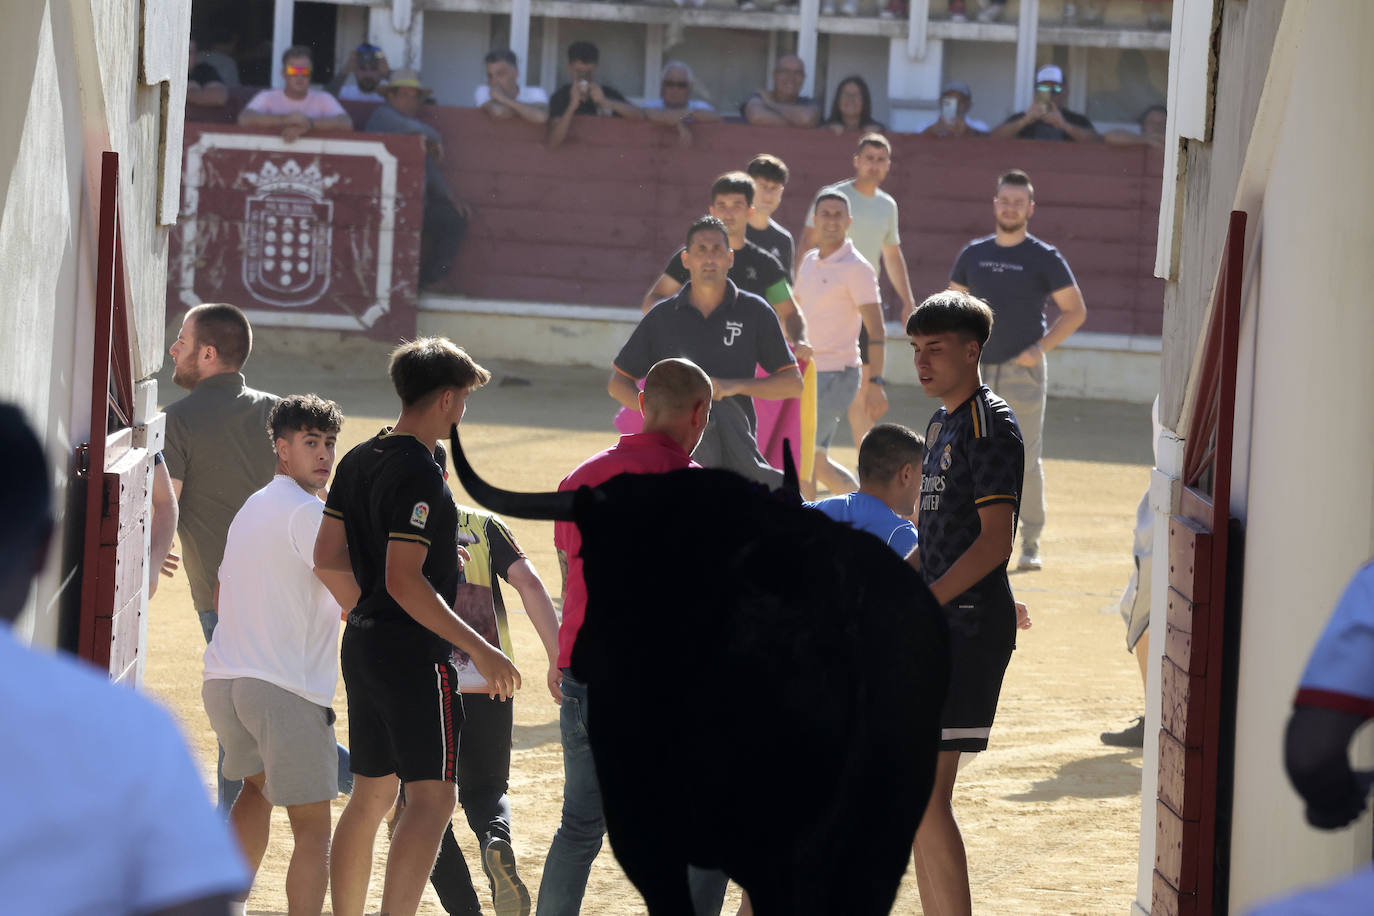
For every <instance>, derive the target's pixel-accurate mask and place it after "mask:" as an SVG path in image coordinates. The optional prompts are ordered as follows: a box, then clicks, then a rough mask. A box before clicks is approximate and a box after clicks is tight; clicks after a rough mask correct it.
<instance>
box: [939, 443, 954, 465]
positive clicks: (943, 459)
mask: <svg viewBox="0 0 1374 916" xmlns="http://www.w3.org/2000/svg"><path fill="white" fill-rule="evenodd" d="M953 448H954V446H953V445H952V444H951V443H948V442H946V443H945V451H944V454H942V455H941V456H940V470H942V471H948V470H949V465H950V462H951V461H953V460H954V456H953V455H951V454H950V451H951V449H953Z"/></svg>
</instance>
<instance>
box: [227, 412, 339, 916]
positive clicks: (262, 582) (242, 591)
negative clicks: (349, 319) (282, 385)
mask: <svg viewBox="0 0 1374 916" xmlns="http://www.w3.org/2000/svg"><path fill="white" fill-rule="evenodd" d="M267 423H268V430H267V431H268V432H269V434H270V435H271V437H272V442H273V445H274V447H275V449H276V452H277V473H276V476H275V477H273V478H272V482H271V483H269V484H268V485H267V486H265V487H263V488H262V489H261V490H259V491H258V492H256V493H254V494H253V495H252V496H250V497H248V501H247V502H245V503H244V504H243V508H242V509H240V510H239V512H238V514H237V515H236V516H234V521H233V524H231V525H230V526H229V537H228V541H227V542H226V544H225V548H224V560H223V562H222V563H221V564H220V567H219V585H218V587H217V589H216V602H215V604H216V610H217V611H218V613H219V623H218V625H217V626H216V627H215V634H214V637H213V638H212V639H211V641H210V645H209V646H208V647H207V648H206V650H205V683H204V685H203V688H202V696H203V698H204V701H205V711H206V712H207V713H208V714H209V716H210V725H211V727H213V728H214V730H215V734H216V735H217V736H218V737H219V740H220V744H221V745H222V746H223V747H224V771H225V773H226V774H232V776H230V777H229V778H232V779H242V780H243V791H242V793H240V795H239V797H238V800H237V801H236V802H235V803H234V807H233V809H232V811H231V812H230V815H229V819H230V823H231V824H232V825H233V827H234V830H235V832H236V833H237V835H238V839H239V845H240V846H241V847H242V849H243V853H244V856H245V857H246V858H247V859H248V864H249V867H250V868H251V869H252V870H253V872H254V874H256V872H257V868H258V865H259V864H260V863H261V862H262V856H263V853H264V852H265V850H266V848H267V835H268V827H269V822H270V819H271V815H272V807H273V806H274V805H281V806H283V807H285V808H286V813H287V816H288V817H289V818H290V820H291V832H292V835H293V837H294V839H295V849H294V851H293V852H292V854H291V865H290V867H289V868H288V870H287V873H286V898H287V904H288V907H289V909H290V910H291V911H292V912H296V911H297V910H299V911H300V912H319V910H320V909H321V908H322V907H323V906H324V892H325V886H326V883H327V881H328V877H329V865H328V860H329V835H330V817H329V803H330V802H331V801H332V800H333V799H334V798H335V797H336V796H337V795H338V768H337V761H336V756H335V742H334V710H333V708H332V706H331V704H332V702H333V699H334V686H335V683H336V681H337V679H338V657H339V651H338V639H339V616H340V614H339V606H340V604H343V605H344V606H347V607H352V606H353V604H355V603H356V600H357V595H358V587H357V584H356V583H355V582H354V581H353V577H352V575H351V574H346V573H337V572H318V571H316V570H315V566H314V550H315V536H316V534H317V533H318V532H319V528H320V519H321V518H322V516H323V513H324V503H323V502H322V501H321V498H320V491H321V490H322V489H323V487H324V485H325V484H326V483H327V482H328V480H329V472H330V470H331V469H332V468H333V467H334V448H335V442H336V440H337V439H338V434H339V427H340V426H341V425H342V423H343V415H342V414H341V413H340V412H339V408H338V405H336V404H335V403H334V402H333V401H326V400H324V399H323V398H320V397H318V396H316V395H313V394H306V395H292V396H290V397H286V398H283V399H282V400H280V401H279V402H278V403H277V405H276V406H275V407H273V408H272V412H271V413H270V414H268V418H267ZM331 592H332V593H333V594H331ZM245 899H246V894H245Z"/></svg>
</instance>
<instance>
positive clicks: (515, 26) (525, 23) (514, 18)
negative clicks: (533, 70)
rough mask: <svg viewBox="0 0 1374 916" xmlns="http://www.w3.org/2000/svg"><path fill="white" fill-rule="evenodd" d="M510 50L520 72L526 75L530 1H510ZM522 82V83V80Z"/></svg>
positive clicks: (528, 63)
mask: <svg viewBox="0 0 1374 916" xmlns="http://www.w3.org/2000/svg"><path fill="white" fill-rule="evenodd" d="M510 49H511V50H512V51H514V52H515V59H516V60H518V61H519V62H520V64H519V66H520V72H521V73H526V72H528V70H529V65H530V57H529V55H530V0H511V5H510ZM522 82H524V81H523V80H522Z"/></svg>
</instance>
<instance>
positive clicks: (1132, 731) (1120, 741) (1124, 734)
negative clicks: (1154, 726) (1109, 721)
mask: <svg viewBox="0 0 1374 916" xmlns="http://www.w3.org/2000/svg"><path fill="white" fill-rule="evenodd" d="M1101 737H1102V743H1103V744H1106V745H1108V746H1110V747H1144V746H1145V717H1144V716H1136V717H1135V724H1134V725H1128V726H1126V727H1125V728H1123V729H1122V730H1121V731H1119V732H1103V733H1102V735H1101Z"/></svg>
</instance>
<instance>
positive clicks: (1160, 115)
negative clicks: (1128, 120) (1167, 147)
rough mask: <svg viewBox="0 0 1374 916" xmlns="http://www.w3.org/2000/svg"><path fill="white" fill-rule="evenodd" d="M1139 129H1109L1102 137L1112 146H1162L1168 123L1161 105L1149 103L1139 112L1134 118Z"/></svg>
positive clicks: (1167, 116)
mask: <svg viewBox="0 0 1374 916" xmlns="http://www.w3.org/2000/svg"><path fill="white" fill-rule="evenodd" d="M1136 123H1137V124H1139V125H1140V131H1139V132H1138V133H1137V132H1136V131H1133V130H1109V131H1107V134H1106V136H1104V137H1103V138H1102V139H1104V140H1106V141H1107V142H1108V143H1110V144H1111V145H1112V146H1153V147H1155V148H1156V149H1163V148H1164V129H1165V127H1167V126H1168V123H1169V114H1168V111H1167V110H1166V109H1165V108H1164V106H1163V105H1151V106H1150V107H1149V108H1147V109H1145V110H1144V111H1142V112H1141V113H1140V117H1139V118H1138V119H1137V120H1136Z"/></svg>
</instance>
